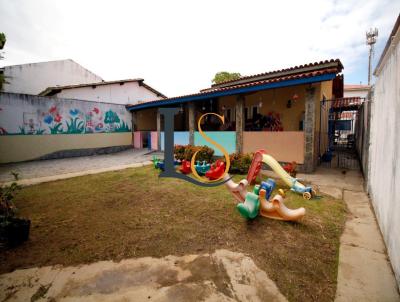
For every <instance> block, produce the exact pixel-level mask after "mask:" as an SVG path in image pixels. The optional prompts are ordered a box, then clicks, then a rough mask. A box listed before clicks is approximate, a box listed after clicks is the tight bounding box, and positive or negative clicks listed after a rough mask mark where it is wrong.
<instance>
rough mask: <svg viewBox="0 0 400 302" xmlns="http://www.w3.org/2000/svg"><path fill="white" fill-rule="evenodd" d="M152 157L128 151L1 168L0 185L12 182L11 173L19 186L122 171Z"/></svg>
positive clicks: (147, 152) (138, 151)
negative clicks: (16, 177) (17, 175)
mask: <svg viewBox="0 0 400 302" xmlns="http://www.w3.org/2000/svg"><path fill="white" fill-rule="evenodd" d="M151 158H152V154H149V150H147V149H140V150H138V149H130V150H125V151H122V152H118V153H112V154H104V155H93V156H83V157H72V158H63V159H51V160H38V161H30V162H22V163H16V164H2V165H0V184H1V183H3V184H7V183H8V182H10V181H13V176H12V175H11V172H13V171H14V172H17V173H18V174H19V177H20V179H21V180H20V181H19V183H20V184H21V185H32V184H38V183H41V182H47V181H53V180H59V179H65V178H70V177H76V176H82V175H86V174H96V173H102V172H108V171H116V170H122V169H126V168H132V167H138V166H141V165H144V164H149V163H150V162H149V161H150V160H151Z"/></svg>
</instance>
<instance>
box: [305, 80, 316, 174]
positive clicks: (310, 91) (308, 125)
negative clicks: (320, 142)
mask: <svg viewBox="0 0 400 302" xmlns="http://www.w3.org/2000/svg"><path fill="white" fill-rule="evenodd" d="M305 111H306V112H305V115H304V172H306V173H310V172H313V171H314V168H315V162H314V144H315V88H314V87H309V88H307V89H306V96H305Z"/></svg>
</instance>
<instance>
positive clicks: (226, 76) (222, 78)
mask: <svg viewBox="0 0 400 302" xmlns="http://www.w3.org/2000/svg"><path fill="white" fill-rule="evenodd" d="M240 77H241V75H240V73H238V72H227V71H220V72H217V73H216V74H215V76H214V79H213V80H212V82H213V84H220V83H223V82H227V81H233V80H237V79H239V78H240Z"/></svg>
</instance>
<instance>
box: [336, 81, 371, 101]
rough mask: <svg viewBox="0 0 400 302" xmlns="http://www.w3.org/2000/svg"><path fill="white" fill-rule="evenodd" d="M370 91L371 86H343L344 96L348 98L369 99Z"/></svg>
mask: <svg viewBox="0 0 400 302" xmlns="http://www.w3.org/2000/svg"><path fill="white" fill-rule="evenodd" d="M370 90H371V86H369V85H361V84H360V85H354V84H345V85H344V86H343V96H344V97H347V98H355V97H359V98H367V96H368V93H369V91H370Z"/></svg>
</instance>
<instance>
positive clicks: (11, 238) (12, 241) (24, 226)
mask: <svg viewBox="0 0 400 302" xmlns="http://www.w3.org/2000/svg"><path fill="white" fill-rule="evenodd" d="M30 227H31V221H30V220H27V219H21V218H9V219H8V221H7V223H6V224H5V225H3V226H1V227H0V240H1V241H2V242H3V243H5V244H6V245H8V246H10V247H16V246H18V245H20V244H21V243H23V242H25V241H27V240H28V238H29V230H30Z"/></svg>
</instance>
